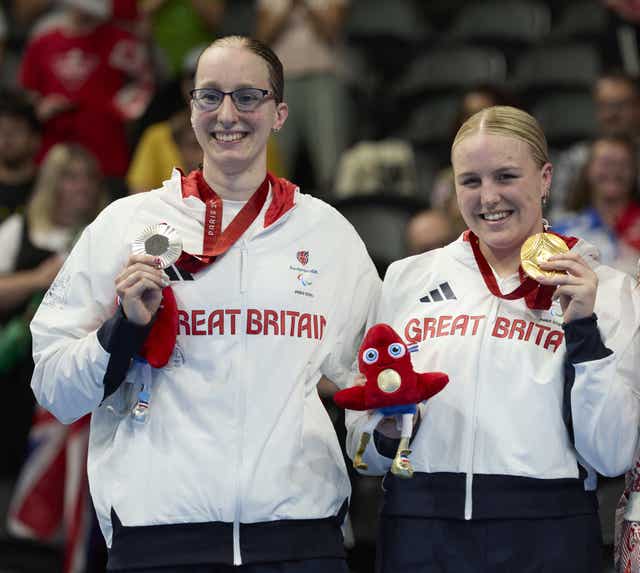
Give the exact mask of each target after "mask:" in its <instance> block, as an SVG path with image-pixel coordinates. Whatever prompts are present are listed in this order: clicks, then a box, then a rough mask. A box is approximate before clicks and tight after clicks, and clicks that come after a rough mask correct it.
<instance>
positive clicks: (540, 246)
mask: <svg viewBox="0 0 640 573" xmlns="http://www.w3.org/2000/svg"><path fill="white" fill-rule="evenodd" d="M568 250H569V247H567V244H566V243H565V242H564V241H563V240H562V239H561V238H560V237H558V236H557V235H554V234H552V233H537V234H535V235H532V236H531V237H529V238H528V239H527V240H526V241H525V242H524V243H523V244H522V247H521V248H520V261H521V264H522V269H523V270H524V272H525V273H527V274H528V275H529V276H530V277H531V278H532V279H534V280H537V279H539V278H541V277H553V276H556V275H562V274H564V272H559V271H543V270H542V269H541V268H540V263H542V262H546V261H547V260H549V257H551V256H553V255H559V254H560V253H566V252H567V251H568Z"/></svg>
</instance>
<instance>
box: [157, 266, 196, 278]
mask: <svg viewBox="0 0 640 573" xmlns="http://www.w3.org/2000/svg"><path fill="white" fill-rule="evenodd" d="M164 272H165V273H167V274H168V275H169V278H170V279H171V280H172V281H192V280H193V275H192V274H191V273H189V272H187V271H179V270H178V269H177V268H176V266H175V265H171V266H170V267H168V268H166V269H165V270H164Z"/></svg>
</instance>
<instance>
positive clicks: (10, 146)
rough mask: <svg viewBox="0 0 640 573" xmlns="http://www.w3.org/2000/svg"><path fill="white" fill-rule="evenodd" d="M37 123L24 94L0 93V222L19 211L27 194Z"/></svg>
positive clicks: (32, 178) (38, 129) (31, 180)
mask: <svg viewBox="0 0 640 573" xmlns="http://www.w3.org/2000/svg"><path fill="white" fill-rule="evenodd" d="M40 134H41V126H40V122H39V121H38V118H37V117H36V113H35V109H34V108H33V105H32V104H31V102H30V101H29V99H28V98H27V97H26V94H24V93H22V92H19V91H13V90H5V91H3V92H0V223H1V222H2V221H4V220H5V219H6V218H7V217H9V216H10V215H11V214H12V213H14V212H16V211H20V210H22V208H23V206H24V205H25V204H26V202H27V201H28V199H29V196H30V195H31V190H32V188H33V185H34V182H35V177H36V172H37V165H36V161H35V158H36V154H37V152H38V149H39V147H40Z"/></svg>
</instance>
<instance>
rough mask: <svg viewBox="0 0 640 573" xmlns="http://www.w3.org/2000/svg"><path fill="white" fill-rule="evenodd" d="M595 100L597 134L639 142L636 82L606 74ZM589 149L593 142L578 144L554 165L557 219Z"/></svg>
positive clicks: (553, 206)
mask: <svg viewBox="0 0 640 573" xmlns="http://www.w3.org/2000/svg"><path fill="white" fill-rule="evenodd" d="M593 99H594V104H595V109H596V122H597V129H598V135H599V136H604V137H610V136H613V137H627V138H630V139H631V140H633V141H634V143H636V140H637V138H638V135H639V133H640V90H639V88H638V84H637V83H636V81H635V80H634V79H633V78H632V77H631V76H628V75H626V74H624V73H622V72H616V71H614V72H607V73H605V74H603V75H602V76H600V77H599V78H598V80H597V81H596V84H595V86H594V88H593ZM590 148H591V142H588V141H581V142H578V143H575V144H574V145H572V146H571V147H569V148H568V149H567V150H565V151H563V152H562V153H561V154H560V155H559V156H558V158H557V160H556V162H555V163H554V175H553V193H552V194H551V197H552V198H553V199H552V204H551V209H552V213H553V215H554V217H557V216H559V215H560V214H561V213H562V211H566V210H567V208H568V204H567V201H568V198H569V192H570V190H571V188H572V187H573V186H574V185H575V182H576V180H577V178H578V175H579V173H580V170H581V169H582V167H583V166H584V164H585V163H586V162H587V160H588V158H589V150H590ZM636 148H637V144H636ZM638 153H639V150H638V148H637V149H636V154H638Z"/></svg>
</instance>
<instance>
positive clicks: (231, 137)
mask: <svg viewBox="0 0 640 573" xmlns="http://www.w3.org/2000/svg"><path fill="white" fill-rule="evenodd" d="M244 135H245V134H244V133H214V134H213V136H214V137H215V138H216V140H217V141H222V142H224V143H227V142H229V141H238V140H239V139H242V138H243V137H244Z"/></svg>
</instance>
